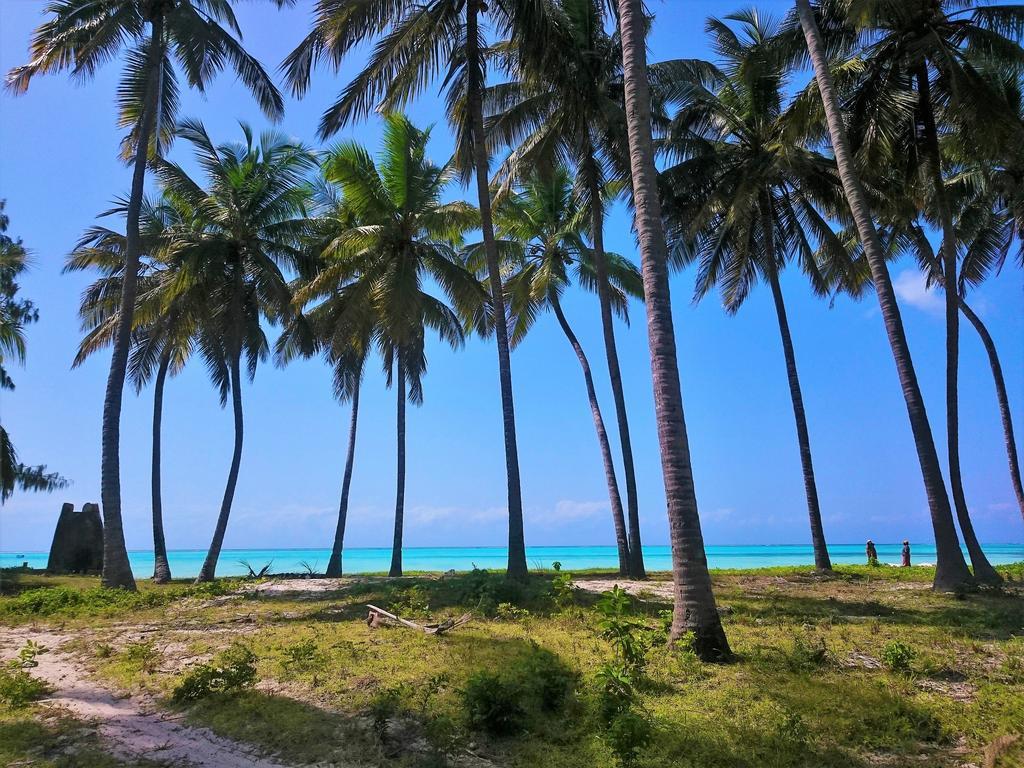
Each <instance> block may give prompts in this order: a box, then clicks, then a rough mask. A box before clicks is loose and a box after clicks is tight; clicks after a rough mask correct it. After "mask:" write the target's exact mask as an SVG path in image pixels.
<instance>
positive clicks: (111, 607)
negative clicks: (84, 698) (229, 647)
mask: <svg viewBox="0 0 1024 768" xmlns="http://www.w3.org/2000/svg"><path fill="white" fill-rule="evenodd" d="M231 591H232V587H231V586H230V585H228V584H226V583H224V582H216V581H215V582H210V583H206V584H196V585H189V586H183V587H165V588H162V589H159V590H156V589H146V590H142V591H139V592H129V591H128V590H126V589H109V588H106V587H92V588H90V589H73V588H71V587H64V586H57V587H36V588H33V589H26V590H24V591H22V592H19V593H18V594H17V595H14V596H13V597H4V598H2V599H0V616H11V617H19V616H58V615H59V616H68V617H75V616H97V615H111V614H117V613H123V612H127V611H138V610H144V609H147V608H159V607H160V606H163V605H167V604H169V603H171V602H174V601H175V600H180V599H183V598H187V597H216V596H219V595H225V594H228V593H230V592H231Z"/></svg>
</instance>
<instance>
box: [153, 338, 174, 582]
mask: <svg viewBox="0 0 1024 768" xmlns="http://www.w3.org/2000/svg"><path fill="white" fill-rule="evenodd" d="M170 364H171V358H170V355H168V354H164V355H163V356H162V357H161V358H160V367H159V368H158V369H157V372H156V381H155V382H154V384H153V467H152V491H153V581H154V582H156V583H157V584H164V583H166V582H168V581H170V580H171V566H170V564H169V563H168V562H167V543H166V542H165V541H164V513H163V499H162V498H161V493H160V422H161V420H162V419H163V410H164V382H165V381H166V380H167V369H168V367H169V366H170Z"/></svg>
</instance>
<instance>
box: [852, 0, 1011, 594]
mask: <svg viewBox="0 0 1024 768" xmlns="http://www.w3.org/2000/svg"><path fill="white" fill-rule="evenodd" d="M834 1H835V2H836V3H837V5H838V7H839V9H840V11H841V12H844V19H845V20H846V22H847V24H848V25H849V26H850V27H851V28H852V32H853V33H854V34H855V35H856V36H857V37H856V38H855V39H854V41H853V46H854V50H855V51H857V52H858V53H860V54H861V55H862V57H863V59H864V71H863V74H862V75H861V76H860V77H858V78H857V79H856V80H855V82H854V83H853V84H852V92H851V95H850V98H849V100H848V103H849V111H850V115H851V135H852V137H853V139H854V141H855V143H859V144H874V145H875V146H867V147H863V148H862V151H865V152H867V153H868V154H870V155H871V156H874V157H880V158H882V159H883V160H886V159H889V160H891V161H894V162H895V163H897V164H898V165H897V167H902V168H904V169H905V171H906V173H907V174H908V177H909V178H914V179H919V180H920V183H919V184H917V185H915V186H916V188H917V189H919V190H921V192H922V196H923V199H922V202H921V204H920V205H921V208H922V209H924V210H926V211H927V212H928V213H929V214H930V215H931V216H932V217H933V221H934V223H935V224H936V226H938V228H939V229H940V231H941V233H942V248H941V250H940V258H941V260H942V265H943V267H942V271H943V280H944V283H945V284H947V285H950V286H955V285H957V284H958V279H957V264H958V252H957V235H956V231H955V226H954V221H953V217H954V211H953V207H952V205H951V203H950V200H949V197H948V194H947V192H946V188H945V181H944V177H945V175H946V172H947V171H948V167H947V165H948V164H947V161H946V158H944V157H943V154H942V152H941V150H940V139H941V135H942V134H943V133H944V132H946V131H950V130H953V131H960V132H966V131H970V132H971V133H973V134H974V135H975V136H976V137H977V139H976V140H981V138H982V137H983V136H984V135H985V134H988V135H989V136H993V135H994V136H996V137H997V139H996V142H994V143H1003V142H1008V143H1014V144H1020V143H1022V142H1024V125H1022V124H1021V123H1020V120H1019V111H1018V110H1017V109H1014V108H1013V106H1011V105H1010V104H1008V103H1007V102H1006V101H1005V100H1004V98H1003V96H1004V93H1003V91H1002V88H1001V87H1000V84H999V83H998V82H997V83H993V81H992V79H991V77H990V72H991V71H992V70H993V69H997V70H998V69H1001V70H1003V71H1012V72H1015V73H1017V74H1018V76H1019V73H1020V72H1021V71H1022V70H1024V48H1021V46H1020V44H1019V42H1018V39H1019V34H1020V30H1021V28H1022V26H1024V8H1021V7H1017V8H1013V7H1003V8H995V9H993V8H987V7H979V6H978V4H976V3H964V2H959V1H956V0H939V1H938V2H936V1H935V0H912V1H911V2H907V0H885V1H884V2H874V3H860V2H851V0H834ZM1015 37H1016V38H1018V39H1014V38H1015ZM862 133H863V134H864V136H863V137H862V136H861V134H862ZM885 165H886V166H889V163H885ZM945 310H946V446H947V459H948V466H949V480H950V488H951V490H952V497H953V506H954V509H955V510H956V514H957V518H958V520H959V522H960V526H961V530H963V529H964V528H965V527H969V526H970V517H969V514H968V508H967V500H966V497H965V493H964V488H963V479H962V476H961V471H960V446H959V396H958V368H959V343H960V342H959V307H958V303H957V297H956V291H955V290H951V291H946V292H945ZM977 552H978V553H980V552H981V550H980V548H978V549H977ZM972 562H973V564H974V566H975V574H974V575H975V577H976V578H978V579H980V580H983V581H996V580H998V576H997V575H996V573H995V571H994V570H993V569H992V568H991V566H988V565H987V562H979V561H977V558H976V557H974V556H972ZM986 566H987V567H986Z"/></svg>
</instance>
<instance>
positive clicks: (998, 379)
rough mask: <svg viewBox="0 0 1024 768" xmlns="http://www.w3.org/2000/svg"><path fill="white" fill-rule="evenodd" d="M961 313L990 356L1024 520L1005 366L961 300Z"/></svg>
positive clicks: (1023, 491) (1023, 487) (1023, 496)
mask: <svg viewBox="0 0 1024 768" xmlns="http://www.w3.org/2000/svg"><path fill="white" fill-rule="evenodd" d="M960 311H961V312H963V313H964V317H966V318H967V320H968V322H970V324H971V325H973V326H974V330H976V331H977V332H978V336H980V337H981V343H982V344H983V345H984V347H985V352H986V353H987V354H988V364H989V366H990V367H991V368H992V379H993V381H994V382H995V385H996V399H997V400H998V401H999V416H1000V419H1001V420H1002V422H1003V438H1004V439H1005V441H1006V458H1007V460H1008V462H1009V464H1010V479H1011V481H1012V482H1013V491H1014V493H1016V494H1017V506H1018V507H1019V508H1020V514H1021V517H1022V518H1024V484H1022V483H1021V478H1020V463H1019V462H1018V460H1017V440H1016V438H1014V436H1013V418H1012V417H1011V416H1010V399H1009V398H1008V397H1007V395H1006V379H1004V378H1003V366H1002V365H1001V364H1000V362H999V355H998V354H997V353H996V345H995V342H993V341H992V336H991V334H990V333H989V332H988V328H986V327H985V325H984V323H982V322H981V318H980V317H978V316H977V315H976V314H975V313H974V310H972V309H971V308H970V307H969V306H967V303H966V302H965V301H964V300H963V299H960Z"/></svg>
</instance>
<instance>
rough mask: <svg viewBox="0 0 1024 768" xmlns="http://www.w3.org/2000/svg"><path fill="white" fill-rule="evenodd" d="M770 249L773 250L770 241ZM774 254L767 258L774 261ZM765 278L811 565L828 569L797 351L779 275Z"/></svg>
mask: <svg viewBox="0 0 1024 768" xmlns="http://www.w3.org/2000/svg"><path fill="white" fill-rule="evenodd" d="M768 247H769V249H771V250H774V247H773V245H772V244H769V246H768ZM774 258H775V257H774V254H770V255H769V259H771V260H772V262H773V263H774ZM768 280H769V282H770V283H771V286H772V298H773V299H774V300H775V314H776V316H777V317H778V319H779V335H780V336H781V337H782V353H783V355H784V356H785V358H786V375H787V377H788V378H789V397H790V399H791V400H792V401H793V418H794V419H795V420H796V437H797V442H799V444H800V465H801V467H803V472H804V493H805V494H806V496H807V515H808V517H809V518H810V522H811V544H812V545H813V546H814V567H815V568H817V569H818V570H819V571H831V570H832V561H831V560H830V559H829V556H828V547H827V546H826V545H825V529H824V527H823V526H822V524H821V507H820V506H819V505H818V484H817V483H816V482H815V480H814V464H813V462H812V461H811V438H810V435H809V434H808V431H807V414H806V413H804V396H803V392H801V390H800V378H799V376H798V375H797V370H796V353H795V352H794V351H793V338H792V336H791V335H790V332H789V319H788V318H787V317H786V305H785V303H784V302H783V300H782V287H781V286H780V285H779V275H778V272H777V271H775V270H774V269H773V270H771V272H769V275H768Z"/></svg>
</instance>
